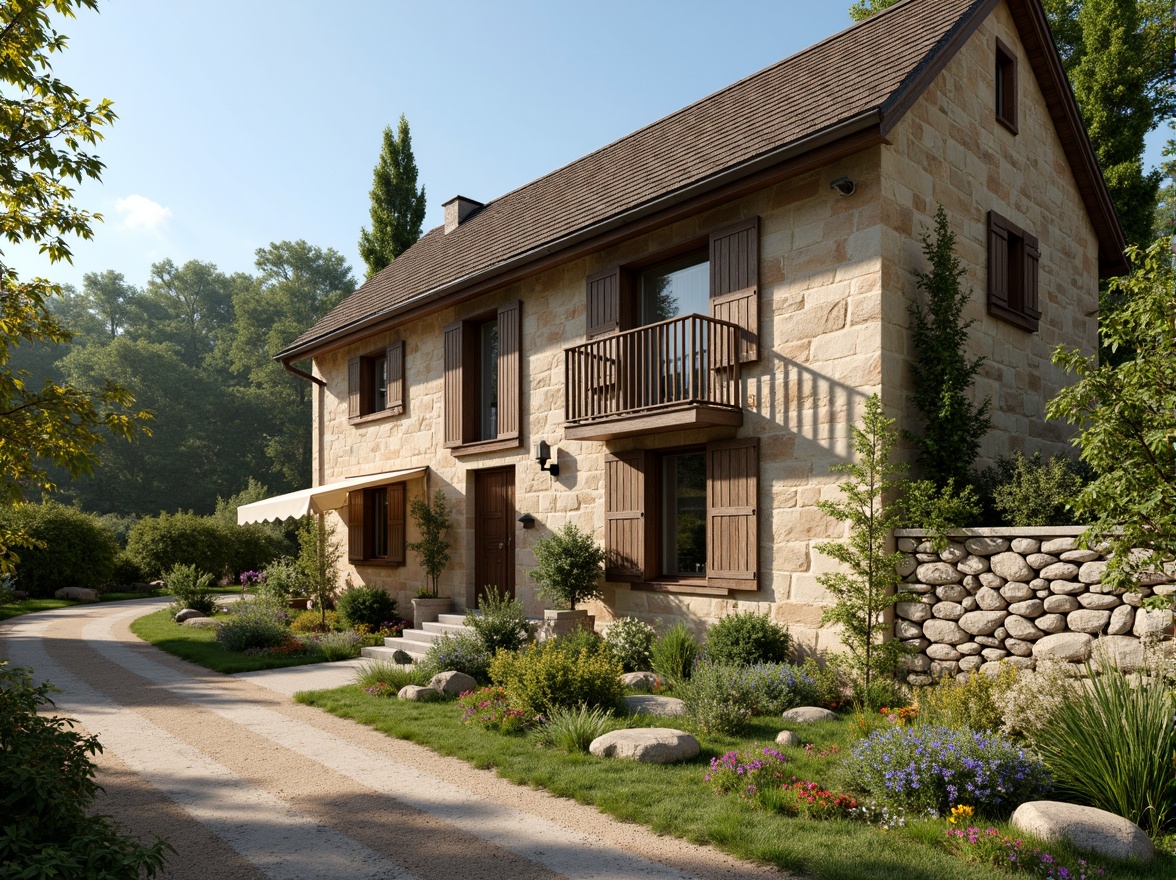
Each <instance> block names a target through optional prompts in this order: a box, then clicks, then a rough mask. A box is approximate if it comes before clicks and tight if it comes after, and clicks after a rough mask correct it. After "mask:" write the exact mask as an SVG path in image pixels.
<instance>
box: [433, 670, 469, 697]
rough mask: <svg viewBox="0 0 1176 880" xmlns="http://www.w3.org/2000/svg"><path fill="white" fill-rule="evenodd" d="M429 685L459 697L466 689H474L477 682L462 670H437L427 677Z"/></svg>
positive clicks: (436, 689) (441, 691)
mask: <svg viewBox="0 0 1176 880" xmlns="http://www.w3.org/2000/svg"><path fill="white" fill-rule="evenodd" d="M429 687H431V688H432V689H433V690H435V691H437V692H439V693H442V694H446V695H448V696H450V697H460V696H461V695H462V694H464V693H466V692H467V691H476V690H477V689H478V682H477V681H476V680H475V679H474V677H473V676H472V675H466V674H465V673H464V672H454V671H452V670H451V671H449V672H438V673H437V674H436V675H434V676H433V677H432V678H430V679H429Z"/></svg>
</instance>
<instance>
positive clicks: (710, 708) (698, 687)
mask: <svg viewBox="0 0 1176 880" xmlns="http://www.w3.org/2000/svg"><path fill="white" fill-rule="evenodd" d="M746 671H747V670H746V667H742V666H732V665H728V664H718V663H703V664H700V665H699V666H697V667H695V669H694V673H693V674H692V675H691V676H690V680H689V681H686V682H680V683H679V684H678V687H677V688H676V690H675V693H677V694H678V695H679V696H680V697H681V699H682V702H683V703H685V708H686V716H687V717H688V718H690V720H691V721H692V722H693V723H694V726H695V728H696V729H697V730H698V731H699V732H700V733H710V734H724V735H728V736H735V735H737V734H740V733H742V732H743V731H744V730H746V729H747V725H748V723H750V721H751V716H752V715H754V714H755V710H756V708H757V705H756V704H757V699H756V694H755V690H754V688H753V685H752V682H750V681H749V680H748V679H747V677H746V675H745V673H746Z"/></svg>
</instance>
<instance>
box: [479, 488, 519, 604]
mask: <svg viewBox="0 0 1176 880" xmlns="http://www.w3.org/2000/svg"><path fill="white" fill-rule="evenodd" d="M514 487H515V472H514V466H513V465H512V466H511V467H504V468H494V469H492V470H485V471H476V472H475V473H474V579H475V580H474V588H475V594H476V596H477V598H478V601H479V602H480V601H481V599H482V595H483V594H484V593H485V591H486V587H488V586H490V587H497V588H498V592H499V593H505V594H506V595H507V596H514V594H515V545H514V524H515V515H514Z"/></svg>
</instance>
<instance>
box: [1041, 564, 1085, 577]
mask: <svg viewBox="0 0 1176 880" xmlns="http://www.w3.org/2000/svg"><path fill="white" fill-rule="evenodd" d="M1041 576H1042V577H1043V578H1045V579H1046V580H1047V581H1072V580H1073V579H1074V578H1076V577H1078V566H1076V565H1075V564H1074V563H1072V562H1055V563H1054V564H1053V565H1047V566H1046V567H1045V568H1043V569H1042V570H1041Z"/></svg>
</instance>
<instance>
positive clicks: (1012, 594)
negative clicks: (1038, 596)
mask: <svg viewBox="0 0 1176 880" xmlns="http://www.w3.org/2000/svg"><path fill="white" fill-rule="evenodd" d="M1000 594H1001V596H1003V597H1004V599H1005V601H1006V602H1024V601H1025V600H1026V599H1028V598H1030V597H1031V596H1032V595H1033V589H1032V588H1031V587H1030V586H1029V585H1028V584H1024V583H1021V582H1020V581H1010V582H1009V583H1007V584H1005V585H1004V586H1003V587H1001V588H1000Z"/></svg>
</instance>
